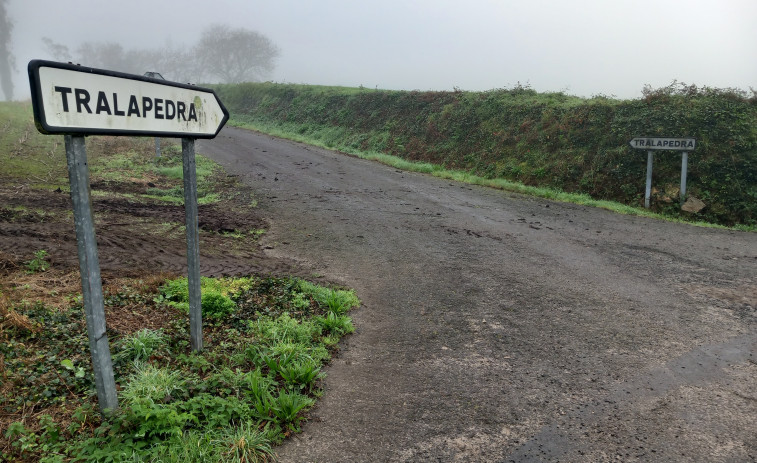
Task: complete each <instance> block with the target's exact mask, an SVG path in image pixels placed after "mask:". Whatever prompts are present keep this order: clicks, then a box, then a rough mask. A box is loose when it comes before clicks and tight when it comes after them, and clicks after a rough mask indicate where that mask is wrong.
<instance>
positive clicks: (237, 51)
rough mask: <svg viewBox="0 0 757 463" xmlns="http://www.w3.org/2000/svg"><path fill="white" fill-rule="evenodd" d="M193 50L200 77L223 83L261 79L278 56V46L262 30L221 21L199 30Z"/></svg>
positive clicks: (270, 69)
mask: <svg viewBox="0 0 757 463" xmlns="http://www.w3.org/2000/svg"><path fill="white" fill-rule="evenodd" d="M194 52H195V56H196V58H197V63H198V64H199V65H200V66H201V69H202V71H203V73H204V75H203V76H202V77H203V78H207V79H210V80H211V81H220V82H224V83H239V82H248V81H253V82H254V81H260V80H263V79H264V78H265V77H267V76H268V75H270V73H271V72H272V71H273V69H274V66H275V60H276V58H277V57H278V56H279V49H278V47H276V45H274V43H273V42H271V40H269V39H268V37H266V36H264V35H263V34H260V33H258V32H255V31H251V30H248V29H244V28H237V29H231V28H229V27H228V26H225V25H221V24H216V25H213V26H210V27H208V28H207V29H205V30H204V31H203V33H202V37H201V38H200V42H199V43H198V44H197V46H196V47H195V50H194Z"/></svg>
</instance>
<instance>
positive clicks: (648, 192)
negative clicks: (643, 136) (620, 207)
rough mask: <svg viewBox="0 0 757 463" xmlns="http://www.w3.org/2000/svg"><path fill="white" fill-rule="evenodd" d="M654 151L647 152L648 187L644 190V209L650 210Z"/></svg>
mask: <svg viewBox="0 0 757 463" xmlns="http://www.w3.org/2000/svg"><path fill="white" fill-rule="evenodd" d="M653 159H654V151H647V187H646V189H645V190H644V207H645V208H647V209H649V198H650V197H651V196H652V160H653Z"/></svg>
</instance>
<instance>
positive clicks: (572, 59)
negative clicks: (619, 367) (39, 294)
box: [8, 0, 757, 98]
mask: <svg viewBox="0 0 757 463" xmlns="http://www.w3.org/2000/svg"><path fill="white" fill-rule="evenodd" d="M8 13H9V15H10V16H11V18H12V19H13V21H14V23H15V28H14V31H13V49H14V53H15V56H16V61H17V66H18V72H17V73H16V77H15V81H14V83H15V86H16V98H28V95H29V83H28V78H27V76H26V65H27V63H28V62H29V60H31V59H34V58H42V59H50V58H51V57H50V56H47V55H46V52H45V48H44V47H43V44H42V40H41V39H42V37H49V38H51V39H53V41H55V42H59V43H63V44H66V45H68V46H69V48H71V50H72V51H73V50H75V49H76V48H77V47H78V46H79V45H80V44H81V43H82V42H84V41H93V42H118V43H120V44H121V45H122V46H123V47H124V48H125V49H130V48H140V49H142V48H160V47H161V46H163V45H166V44H169V43H170V44H174V45H178V44H186V45H192V44H194V43H196V42H197V40H198V38H199V35H200V32H201V31H202V29H204V28H205V27H206V26H208V25H210V24H213V23H224V24H229V25H230V26H233V27H245V28H248V29H252V30H256V31H258V32H261V33H263V34H265V35H266V36H268V37H269V38H270V39H271V40H272V41H273V42H274V43H275V44H276V45H278V46H279V48H280V49H281V56H280V58H279V59H278V61H277V66H276V70H275V71H274V74H273V75H272V80H273V81H275V82H290V83H304V84H318V85H343V86H351V87H357V86H359V85H363V86H365V87H368V88H374V87H378V88H382V89H404V90H415V89H417V90H452V89H453V88H454V87H458V88H460V89H462V90H489V89H493V88H502V87H513V86H514V85H516V84H518V83H520V84H521V85H530V86H531V87H532V88H533V89H535V90H537V91H540V92H543V91H563V92H565V93H568V94H572V95H579V96H586V97H589V96H592V95H597V94H604V95H608V96H616V97H618V98H638V97H640V96H641V90H642V88H643V87H644V85H645V84H649V85H651V86H652V87H655V88H657V87H662V86H665V85H668V84H670V83H671V82H672V81H673V80H678V81H682V82H685V83H687V84H697V85H700V86H701V85H707V86H712V87H736V88H741V89H744V90H748V89H749V88H750V86H751V87H755V88H757V27H754V21H755V18H757V1H754V0H680V1H677V0H565V1H562V0H551V1H548V0H518V1H511V0H465V1H463V0H417V1H412V0H317V1H315V0H300V1H297V0H267V1H259V0H212V1H211V0H205V1H200V0H128V1H126V0H117V1H116V0H10V2H9V4H8ZM82 64H86V63H82ZM156 71H159V72H161V71H164V72H166V73H167V70H156Z"/></svg>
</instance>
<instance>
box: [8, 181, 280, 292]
mask: <svg viewBox="0 0 757 463" xmlns="http://www.w3.org/2000/svg"><path fill="white" fill-rule="evenodd" d="M91 186H92V192H93V199H92V201H93V208H94V215H95V233H96V237H97V243H98V254H99V260H100V267H101V269H102V272H103V284H104V285H107V283H108V280H110V279H114V278H118V277H124V276H132V275H141V274H154V273H159V272H168V273H172V274H180V273H182V272H185V271H186V265H187V261H186V238H185V235H184V228H183V226H184V221H185V216H184V208H183V206H181V205H171V204H166V203H165V202H161V201H158V200H150V199H144V198H140V199H139V200H138V201H137V200H130V199H124V198H122V197H118V196H115V197H108V196H102V195H99V194H98V193H100V192H109V193H144V192H145V190H146V189H147V185H141V184H138V183H133V182H121V183H115V182H110V183H105V182H93V184H92V185H91ZM227 187H228V189H229V190H230V191H232V192H234V193H235V195H234V197H233V198H232V199H228V200H225V201H223V202H221V203H216V204H212V205H201V206H200V207H199V212H198V222H199V228H200V267H201V273H202V275H204V276H222V275H249V274H251V273H292V270H293V267H292V266H291V265H289V264H288V263H287V262H286V261H285V260H283V259H274V258H271V257H267V256H266V255H265V254H263V253H262V251H261V250H260V248H259V246H258V245H257V244H256V243H255V242H254V238H253V237H252V235H249V234H248V233H249V232H251V231H255V230H259V229H264V228H265V227H266V223H265V220H264V219H263V218H262V217H261V216H260V215H259V213H258V212H257V211H256V210H255V209H252V208H251V207H249V203H250V201H251V200H252V193H251V191H250V190H249V188H247V189H245V187H244V186H241V185H237V184H236V183H235V182H233V178H232V177H229V179H228V182H227ZM232 189H233V190H232ZM0 205H1V206H0V253H1V254H0V256H2V258H0V271H3V270H6V271H7V270H12V269H17V268H18V267H23V266H24V262H27V261H30V260H31V259H32V258H33V257H34V253H35V252H36V251H38V250H41V249H42V250H45V251H47V253H48V255H49V259H48V260H49V262H50V263H51V266H52V268H54V269H59V270H66V269H73V270H75V269H77V268H78V257H77V248H76V235H75V232H74V224H73V213H72V205H71V198H70V197H69V195H68V194H67V193H65V192H62V191H52V192H48V191H40V190H35V189H30V188H18V187H16V186H15V185H8V184H5V185H0ZM235 234H237V235H238V234H241V235H244V237H239V236H235Z"/></svg>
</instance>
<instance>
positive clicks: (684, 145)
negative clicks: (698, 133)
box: [630, 137, 697, 151]
mask: <svg viewBox="0 0 757 463" xmlns="http://www.w3.org/2000/svg"><path fill="white" fill-rule="evenodd" d="M630 144H631V148H635V149H640V150H674V151H693V150H694V148H696V144H697V142H696V140H695V139H694V138H657V137H637V138H634V139H633V140H631V141H630Z"/></svg>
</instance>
